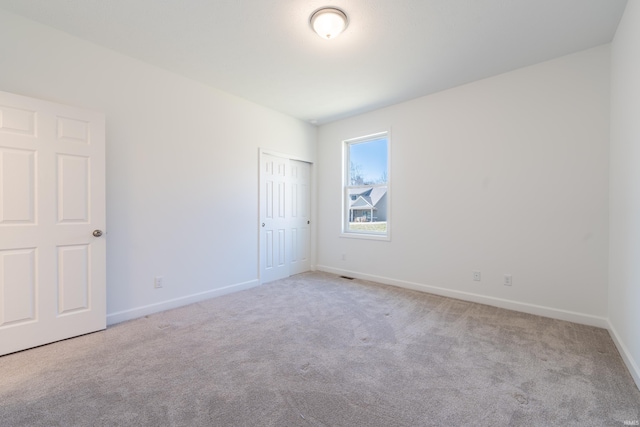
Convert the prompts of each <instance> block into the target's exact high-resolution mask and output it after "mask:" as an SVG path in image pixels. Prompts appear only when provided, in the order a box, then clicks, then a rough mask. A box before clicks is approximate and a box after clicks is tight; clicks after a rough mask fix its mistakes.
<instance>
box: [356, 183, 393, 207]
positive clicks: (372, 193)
mask: <svg viewBox="0 0 640 427" xmlns="http://www.w3.org/2000/svg"><path fill="white" fill-rule="evenodd" d="M385 194H387V188H386V187H371V188H352V189H350V190H349V195H350V196H354V195H355V196H357V197H356V199H355V200H351V204H350V205H349V206H350V208H351V209H371V208H372V207H373V208H375V207H376V205H377V204H378V202H380V200H381V199H382V198H383V197H384V196H385Z"/></svg>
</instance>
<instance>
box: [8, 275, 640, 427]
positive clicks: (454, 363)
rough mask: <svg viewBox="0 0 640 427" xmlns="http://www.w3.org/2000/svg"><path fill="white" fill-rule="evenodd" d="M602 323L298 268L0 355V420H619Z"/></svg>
mask: <svg viewBox="0 0 640 427" xmlns="http://www.w3.org/2000/svg"><path fill="white" fill-rule="evenodd" d="M639 418H640V392H639V391H638V389H637V388H636V386H635V384H634V382H633V380H632V378H631V376H630V374H629V372H628V371H627V370H626V368H625V366H624V364H623V362H622V359H621V358H620V355H619V354H618V352H617V350H616V348H615V346H614V344H613V342H612V341H611V338H610V337H609V335H608V332H607V331H605V330H603V329H598V328H593V327H588V326H582V325H577V324H574V323H569V322H563V321H557V320H551V319H547V318H543V317H537V316H532V315H528V314H522V313H518V312H513V311H508V310H502V309H498V308H493V307H489V306H485V305H480V304H474V303H468V302H463V301H459V300H454V299H449V298H443V297H438V296H434V295H429V294H424V293H419V292H414V291H409V290H404V289H398V288H393V287H388V286H382V285H377V284H374V283H370V282H363V281H358V280H353V281H349V280H346V279H341V278H338V277H337V276H333V275H330V274H324V273H305V274H301V275H297V276H293V277H291V278H289V279H285V280H281V281H277V282H273V283H271V284H267V285H264V286H261V287H259V288H255V289H251V290H249V291H244V292H239V293H236V294H232V295H227V296H223V297H219V298H215V299H211V300H208V301H205V302H201V303H197V304H193V305H190V306H187V307H183V308H179V309H175V310H171V311H167V312H163V313H159V314H156V315H152V316H147V317H146V318H142V319H137V320H133V321H130V322H125V323H121V324H118V325H115V326H113V327H110V328H108V329H107V330H106V331H103V332H98V333H95V334H90V335H86V336H83V337H79V338H74V339H71V340H67V341H62V342H58V343H55V344H50V345H47V346H44V347H39V348H36V349H32V350H28V351H24V352H20V353H16V354H12V355H8V356H5V357H2V358H0V425H2V426H367V427H375V426H385V427H391V426H412V427H413V426H463V425H464V426H507V425H508V426H572V425H575V426H578V425H579V426H624V425H625V422H627V425H629V423H635V422H637V420H638V419H639Z"/></svg>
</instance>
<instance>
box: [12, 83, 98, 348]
mask: <svg viewBox="0 0 640 427" xmlns="http://www.w3.org/2000/svg"><path fill="white" fill-rule="evenodd" d="M104 161H105V156H104V115H102V114H100V113H95V112H91V111H86V110H82V109H77V108H73V107H68V106H64V105H59V104H54V103H50V102H47V101H42V100H37V99H32V98H27V97H23V96H19V95H13V94H9V93H6V92H0V355H2V354H7V353H11V352H14V351H19V350H23V349H26V348H30V347H34V346H38V345H42V344H46V343H50V342H53V341H58V340H61V339H65V338H70V337H73V336H76V335H81V334H85V333H88V332H93V331H96V330H100V329H104V328H105V327H106V292H105V250H106V242H105V237H94V236H93V235H92V232H93V230H95V229H100V230H104V226H105V202H104V198H105V191H104V186H105V182H104Z"/></svg>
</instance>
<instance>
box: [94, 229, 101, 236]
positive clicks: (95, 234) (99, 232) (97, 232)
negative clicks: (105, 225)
mask: <svg viewBox="0 0 640 427" xmlns="http://www.w3.org/2000/svg"><path fill="white" fill-rule="evenodd" d="M93 235H94V236H95V237H100V236H102V230H93Z"/></svg>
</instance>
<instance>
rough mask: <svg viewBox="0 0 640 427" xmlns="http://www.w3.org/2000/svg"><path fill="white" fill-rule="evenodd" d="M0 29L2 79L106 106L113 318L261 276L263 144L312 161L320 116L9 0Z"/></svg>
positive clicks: (5, 86) (35, 92) (39, 94)
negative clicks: (249, 96) (32, 16)
mask: <svg viewBox="0 0 640 427" xmlns="http://www.w3.org/2000/svg"><path fill="white" fill-rule="evenodd" d="M0 35H1V36H0V90H3V91H7V92H14V93H18V94H22V95H26V96H32V97H36V98H42V99H46V100H50V101H55V102H60V103H64V104H69V105H75V106H79V107H85V108H89V109H94V110H98V111H102V112H104V113H106V117H107V148H106V150H107V229H106V231H107V235H106V237H107V239H108V241H107V251H108V252H107V297H108V305H107V311H108V313H109V319H108V321H109V322H110V323H112V322H114V321H119V320H124V319H126V318H132V317H136V316H139V315H143V314H146V313H149V312H153V311H158V310H161V309H164V308H168V307H171V306H175V305H178V304H183V303H187V302H190V301H193V300H197V299H201V298H204V297H207V296H213V295H215V294H217V293H221V292H226V291H229V290H230V289H229V288H227V289H224V288H226V287H230V286H231V287H233V286H235V285H238V286H236V287H235V289H240V288H242V287H248V286H253V285H256V284H257V283H258V282H257V278H258V148H259V147H264V148H270V149H272V150H276V151H279V152H283V153H288V154H291V155H294V156H296V157H298V158H301V159H305V160H308V161H314V160H315V145H316V144H315V142H316V128H315V127H313V126H311V125H308V124H305V123H303V122H301V121H298V120H295V119H292V118H290V117H288V116H285V115H282V114H279V113H276V112H274V111H271V110H268V109H266V108H263V107H260V106H257V105H255V104H252V103H249V102H247V101H244V100H242V99H239V98H237V97H234V96H231V95H228V94H225V93H222V92H220V91H217V90H215V89H212V88H210V87H207V86H204V85H202V84H199V83H196V82H194V81H192V80H189V79H185V78H183V77H179V76H177V75H174V74H171V73H169V72H166V71H164V70H161V69H158V68H156V67H153V66H150V65H148V64H145V63H142V62H140V61H137V60H133V59H131V58H128V57H126V56H123V55H120V54H117V53H115V52H112V51H109V50H106V49H103V48H101V47H98V46H96V45H93V44H91V43H88V42H85V41H82V40H80V39H77V38H74V37H71V36H69V35H67V34H65V33H62V32H59V31H56V30H53V29H51V28H49V27H46V26H42V25H40V24H37V23H35V22H33V21H28V20H25V19H22V18H20V17H17V16H15V15H12V14H9V13H6V12H3V11H0ZM251 248H255V250H252V249H251ZM155 275H162V276H164V288H163V289H160V290H156V289H154V288H153V277H154V276H155Z"/></svg>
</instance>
